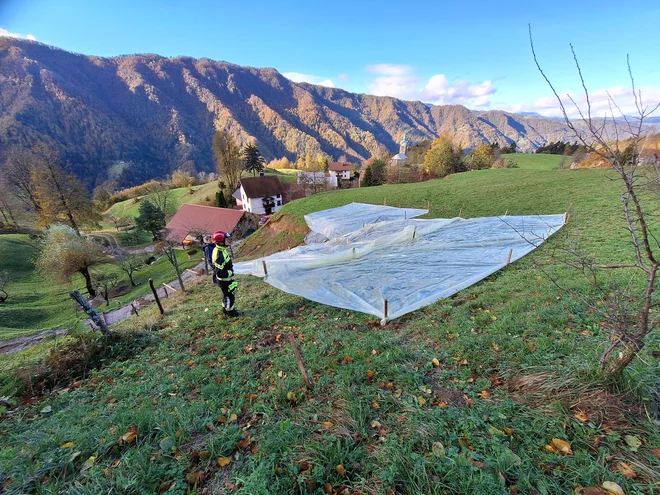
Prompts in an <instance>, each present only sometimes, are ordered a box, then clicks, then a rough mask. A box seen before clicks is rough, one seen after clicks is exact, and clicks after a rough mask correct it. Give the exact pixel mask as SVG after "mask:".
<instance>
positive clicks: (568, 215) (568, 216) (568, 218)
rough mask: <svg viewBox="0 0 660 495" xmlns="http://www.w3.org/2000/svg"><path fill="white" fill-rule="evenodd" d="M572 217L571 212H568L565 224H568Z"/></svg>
mask: <svg viewBox="0 0 660 495" xmlns="http://www.w3.org/2000/svg"><path fill="white" fill-rule="evenodd" d="M570 218H571V214H570V213H566V218H565V219H564V225H567V224H568V221H569V220H570Z"/></svg>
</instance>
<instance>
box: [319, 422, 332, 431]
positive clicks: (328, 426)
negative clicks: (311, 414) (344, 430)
mask: <svg viewBox="0 0 660 495" xmlns="http://www.w3.org/2000/svg"><path fill="white" fill-rule="evenodd" d="M321 424H322V425H323V428H324V429H326V430H329V429H330V428H332V427H333V426H335V425H334V423H333V422H332V421H324V422H323V423H321Z"/></svg>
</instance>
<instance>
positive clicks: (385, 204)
mask: <svg viewBox="0 0 660 495" xmlns="http://www.w3.org/2000/svg"><path fill="white" fill-rule="evenodd" d="M383 206H387V198H383Z"/></svg>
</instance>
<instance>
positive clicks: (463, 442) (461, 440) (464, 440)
mask: <svg viewBox="0 0 660 495" xmlns="http://www.w3.org/2000/svg"><path fill="white" fill-rule="evenodd" d="M458 443H460V444H461V445H462V446H463V447H465V448H466V449H468V450H474V447H473V446H472V445H470V442H469V441H468V439H467V438H459V439H458Z"/></svg>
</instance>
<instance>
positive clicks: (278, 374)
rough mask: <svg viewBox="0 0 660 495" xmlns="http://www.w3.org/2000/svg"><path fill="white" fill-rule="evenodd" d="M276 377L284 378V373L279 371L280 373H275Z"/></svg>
mask: <svg viewBox="0 0 660 495" xmlns="http://www.w3.org/2000/svg"><path fill="white" fill-rule="evenodd" d="M277 376H279V377H280V378H286V373H285V372H284V371H282V370H280V371H278V372H277Z"/></svg>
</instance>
